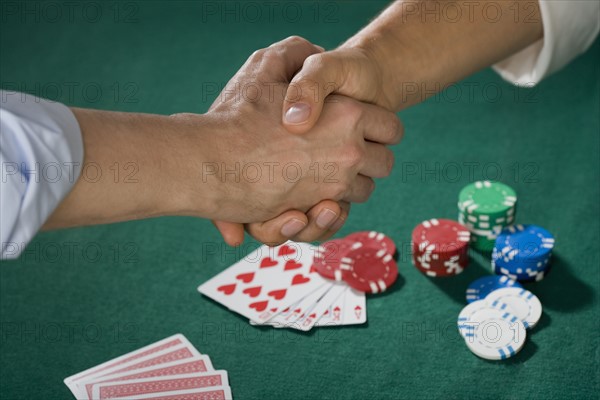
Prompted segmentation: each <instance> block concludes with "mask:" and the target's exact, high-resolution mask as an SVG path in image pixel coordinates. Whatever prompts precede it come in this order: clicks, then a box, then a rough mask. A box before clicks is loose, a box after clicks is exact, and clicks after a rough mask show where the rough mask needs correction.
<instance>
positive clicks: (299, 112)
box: [285, 103, 310, 125]
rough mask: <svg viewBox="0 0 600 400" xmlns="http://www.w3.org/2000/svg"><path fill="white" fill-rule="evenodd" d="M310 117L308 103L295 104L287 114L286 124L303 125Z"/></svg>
mask: <svg viewBox="0 0 600 400" xmlns="http://www.w3.org/2000/svg"><path fill="white" fill-rule="evenodd" d="M309 116H310V106H309V105H308V104H306V103H295V104H294V105H293V106H291V107H290V108H289V109H288V110H287V112H286V113H285V122H287V123H288V124H294V125H296V124H301V123H303V122H306V120H307V119H308V117H309Z"/></svg>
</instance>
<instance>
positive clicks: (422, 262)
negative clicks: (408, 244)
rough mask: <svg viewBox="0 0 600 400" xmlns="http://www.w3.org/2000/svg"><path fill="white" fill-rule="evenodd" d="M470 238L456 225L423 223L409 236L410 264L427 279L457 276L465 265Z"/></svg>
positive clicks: (439, 222)
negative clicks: (428, 277) (429, 277)
mask: <svg viewBox="0 0 600 400" xmlns="http://www.w3.org/2000/svg"><path fill="white" fill-rule="evenodd" d="M470 236H471V234H470V233H469V231H468V230H467V229H466V228H465V227H464V226H463V225H461V224H459V223H458V222H456V221H451V220H448V219H435V218H434V219H430V220H427V221H423V222H422V223H420V224H419V225H417V226H416V227H415V229H414V230H413V233H412V253H413V264H414V265H415V267H417V269H418V270H419V271H421V272H422V273H424V274H425V275H427V276H431V277H446V276H454V275H458V274H460V273H461V272H462V271H463V270H464V269H465V268H466V267H467V265H468V264H469V240H470Z"/></svg>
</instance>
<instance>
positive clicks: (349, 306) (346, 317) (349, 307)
mask: <svg viewBox="0 0 600 400" xmlns="http://www.w3.org/2000/svg"><path fill="white" fill-rule="evenodd" d="M366 321H367V304H366V298H365V294H364V293H362V292H359V291H357V290H354V289H352V288H350V287H346V289H345V290H344V293H342V295H341V296H339V297H338V298H337V299H336V300H335V301H334V302H333V303H332V304H331V305H330V306H329V307H327V309H326V311H325V312H324V313H323V315H322V316H321V318H319V320H318V321H317V322H316V324H315V326H341V325H355V324H363V323H365V322H366Z"/></svg>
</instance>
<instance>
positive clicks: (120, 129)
mask: <svg viewBox="0 0 600 400" xmlns="http://www.w3.org/2000/svg"><path fill="white" fill-rule="evenodd" d="M73 112H74V114H75V116H76V118H77V120H78V122H79V125H80V128H81V131H82V136H83V142H84V152H85V158H84V163H83V169H82V173H81V176H80V177H79V179H78V181H77V182H76V183H75V186H74V187H73V189H72V191H71V192H70V193H69V194H68V196H67V197H66V198H65V199H64V200H63V201H62V202H61V204H60V205H59V207H58V208H57V209H56V210H55V212H54V213H53V214H52V215H51V217H50V218H49V219H48V221H47V222H46V224H45V226H44V228H47V229H48V228H60V227H70V226H79V225H90V224H101V223H110V222H116V221H124V220H131V219H139V218H146V217H153V216H160V215H181V214H187V215H198V216H201V217H208V216H210V215H212V214H213V213H214V208H215V204H216V200H215V199H214V198H212V196H214V193H215V192H214V191H212V190H210V188H208V187H206V190H201V188H200V190H197V189H196V190H194V189H193V185H198V184H201V182H200V179H194V178H193V177H195V176H196V175H198V176H199V169H198V165H199V163H200V162H201V161H202V158H203V155H206V154H207V151H206V149H207V148H208V147H209V143H208V142H204V143H203V142H202V139H203V133H206V132H203V131H208V130H210V128H209V127H208V126H203V125H202V123H199V124H196V126H195V127H194V129H190V128H191V127H190V126H189V125H188V124H181V123H179V121H177V119H176V118H174V117H168V116H160V115H150V114H133V113H118V112H106V111H97V110H86V109H78V108H74V109H73ZM210 136H211V135H206V134H205V135H204V138H205V139H206V138H207V137H210ZM190 160H193V162H190ZM205 161H206V160H205ZM194 192H195V193H194ZM192 193H193V195H194V196H197V198H196V199H195V200H196V201H192V200H191V198H190V197H191V196H192ZM192 203H193V204H194V206H193V207H192V206H191V204H192Z"/></svg>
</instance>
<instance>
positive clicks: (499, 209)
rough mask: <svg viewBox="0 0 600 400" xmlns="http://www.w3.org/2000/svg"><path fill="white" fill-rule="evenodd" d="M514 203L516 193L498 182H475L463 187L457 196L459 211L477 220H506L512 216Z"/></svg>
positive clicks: (515, 201)
mask: <svg viewBox="0 0 600 400" xmlns="http://www.w3.org/2000/svg"><path fill="white" fill-rule="evenodd" d="M516 203H517V193H516V192H515V191H514V190H513V189H512V188H511V187H510V186H508V185H505V184H503V183H500V182H492V181H477V182H474V183H471V184H469V185H467V186H465V187H464V188H463V190H461V191H460V194H459V195H458V208H459V210H460V211H461V212H464V213H465V214H467V215H475V216H477V217H479V218H480V217H481V216H486V217H488V218H490V219H492V218H493V219H497V218H503V217H504V218H506V217H508V216H510V215H511V213H512V214H514V209H515V206H516ZM511 210H512V212H511Z"/></svg>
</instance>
